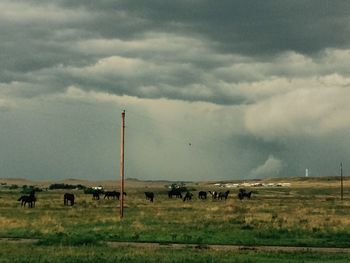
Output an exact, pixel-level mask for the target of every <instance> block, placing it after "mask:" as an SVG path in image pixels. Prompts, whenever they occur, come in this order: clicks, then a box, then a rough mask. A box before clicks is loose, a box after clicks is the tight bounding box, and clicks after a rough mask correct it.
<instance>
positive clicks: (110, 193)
mask: <svg viewBox="0 0 350 263" xmlns="http://www.w3.org/2000/svg"><path fill="white" fill-rule="evenodd" d="M123 194H124V195H126V193H125V192H123ZM110 197H111V198H112V199H116V198H117V199H118V200H119V198H120V193H119V192H117V191H107V192H105V196H104V197H103V199H106V198H107V199H109V198H110Z"/></svg>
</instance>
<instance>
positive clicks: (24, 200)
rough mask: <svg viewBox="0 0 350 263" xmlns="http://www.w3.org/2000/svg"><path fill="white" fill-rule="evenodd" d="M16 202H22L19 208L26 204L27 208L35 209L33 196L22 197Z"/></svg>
mask: <svg viewBox="0 0 350 263" xmlns="http://www.w3.org/2000/svg"><path fill="white" fill-rule="evenodd" d="M17 201H22V202H21V207H22V206H24V207H25V206H26V204H27V203H28V207H29V208H33V207H35V201H36V198H35V196H34V195H29V196H28V195H22V196H21V197H20V198H19V199H18V200H17Z"/></svg>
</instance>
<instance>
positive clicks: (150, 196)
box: [145, 192, 154, 202]
mask: <svg viewBox="0 0 350 263" xmlns="http://www.w3.org/2000/svg"><path fill="white" fill-rule="evenodd" d="M145 195H146V200H150V201H151V202H153V199H154V193H153V192H145Z"/></svg>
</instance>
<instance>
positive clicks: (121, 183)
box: [120, 110, 125, 218]
mask: <svg viewBox="0 0 350 263" xmlns="http://www.w3.org/2000/svg"><path fill="white" fill-rule="evenodd" d="M124 133H125V110H124V111H123V112H122V127H121V142H120V218H123V216H124V138H125V134H124Z"/></svg>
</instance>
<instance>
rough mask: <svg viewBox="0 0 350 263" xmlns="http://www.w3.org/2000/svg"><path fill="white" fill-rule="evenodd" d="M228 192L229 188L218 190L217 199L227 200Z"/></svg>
mask: <svg viewBox="0 0 350 263" xmlns="http://www.w3.org/2000/svg"><path fill="white" fill-rule="evenodd" d="M229 193H230V191H229V190H227V191H226V192H224V193H223V192H220V193H219V194H218V199H220V200H222V199H225V200H227V197H228V194H229Z"/></svg>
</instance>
